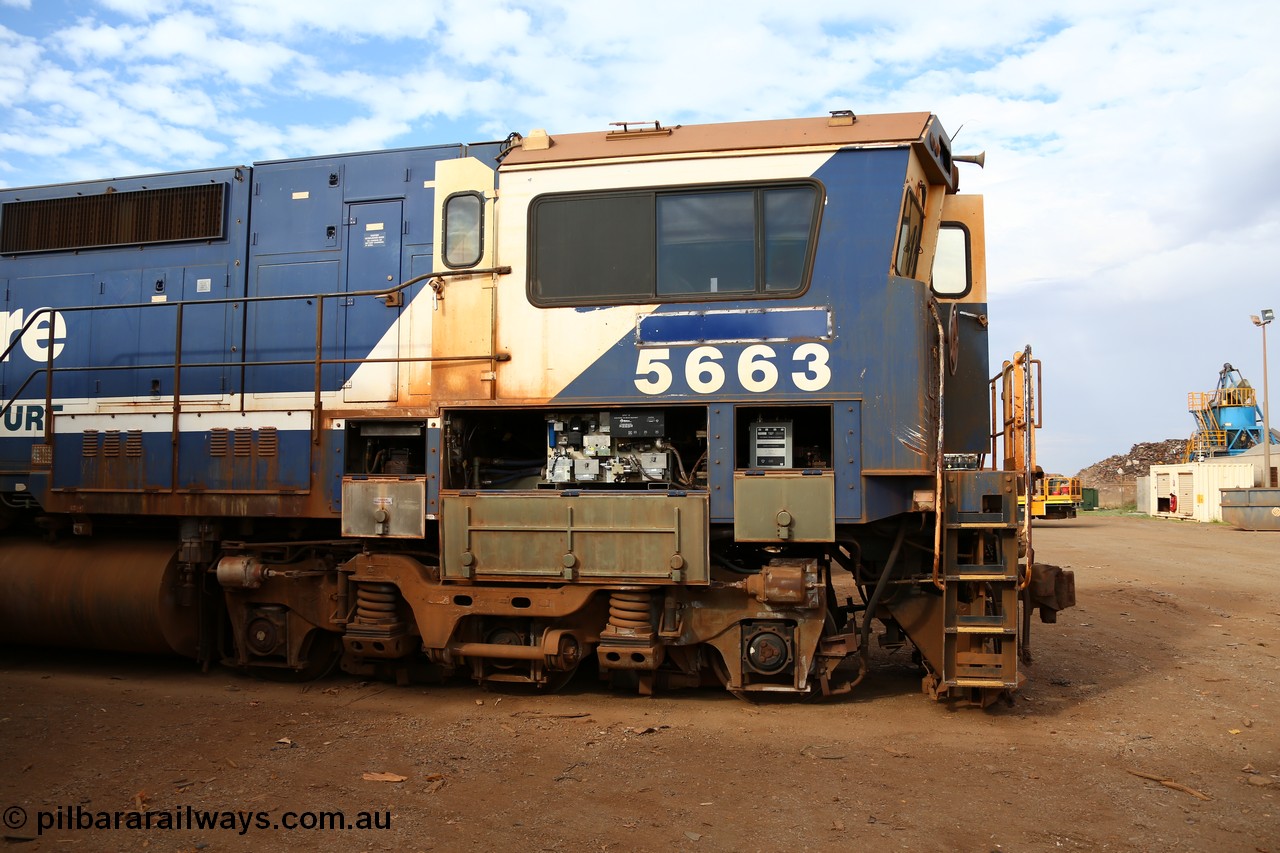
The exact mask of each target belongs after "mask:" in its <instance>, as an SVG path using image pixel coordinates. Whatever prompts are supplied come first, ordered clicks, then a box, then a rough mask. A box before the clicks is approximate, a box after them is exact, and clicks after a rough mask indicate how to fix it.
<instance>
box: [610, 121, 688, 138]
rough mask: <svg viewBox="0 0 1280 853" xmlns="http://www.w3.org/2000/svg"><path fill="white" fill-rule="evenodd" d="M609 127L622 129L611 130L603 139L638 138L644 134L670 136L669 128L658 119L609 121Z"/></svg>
mask: <svg viewBox="0 0 1280 853" xmlns="http://www.w3.org/2000/svg"><path fill="white" fill-rule="evenodd" d="M609 126H610V127H620V128H622V130H611V131H609V132H608V133H606V134H605V136H604V138H605V139H640V138H642V137H645V136H670V135H671V128H669V127H663V126H662V122H660V121H656V120H655V121H611V122H609Z"/></svg>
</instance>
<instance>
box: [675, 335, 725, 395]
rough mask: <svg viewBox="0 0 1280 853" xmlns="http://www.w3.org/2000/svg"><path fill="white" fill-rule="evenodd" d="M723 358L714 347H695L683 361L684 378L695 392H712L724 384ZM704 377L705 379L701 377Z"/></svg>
mask: <svg viewBox="0 0 1280 853" xmlns="http://www.w3.org/2000/svg"><path fill="white" fill-rule="evenodd" d="M722 358H724V356H723V355H722V354H721V352H720V350H718V349H716V348H715V347H696V348H695V349H694V350H693V352H691V353H689V360H688V361H686V362H685V363H684V378H685V381H686V382H688V383H689V387H690V388H691V389H693V391H694V393H696V394H714V393H715V392H716V391H719V390H720V387H721V386H722V385H724V368H723V367H721V366H720V364H719V361H720V359H722ZM704 376H705V377H706V378H705V379H704V378H703V377H704Z"/></svg>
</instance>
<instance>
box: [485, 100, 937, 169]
mask: <svg viewBox="0 0 1280 853" xmlns="http://www.w3.org/2000/svg"><path fill="white" fill-rule="evenodd" d="M930 118H931V116H930V115H929V113H889V114H884V115H861V116H858V118H857V120H856V121H854V122H850V123H848V124H832V123H831V122H830V121H829V120H828V119H826V118H801V119H782V120H775V121H746V122H730V123H723V124H705V125H686V126H683V127H678V128H672V129H671V131H670V132H669V133H667V132H664V133H660V134H654V133H635V134H615V135H613V136H612V137H610V135H609V134H608V133H606V132H596V133H564V134H555V135H554V136H553V137H552V138H551V140H550V141H551V144H550V145H549V146H547V147H545V148H541V149H539V148H535V147H534V146H533V145H528V146H518V147H516V148H513V149H512V150H511V152H510V153H509V154H508V155H507V157H506V159H505V160H504V161H503V164H502V165H503V168H504V169H512V168H519V167H521V166H526V165H533V164H538V163H555V162H565V161H570V160H592V159H598V158H605V157H637V156H657V155H663V154H667V155H670V154H685V153H693V152H704V151H706V152H711V151H745V150H751V149H768V148H790V147H801V146H805V147H810V146H826V147H839V146H843V145H866V144H870V143H893V142H899V143H909V142H916V141H918V140H921V139H922V138H923V137H924V136H925V134H926V130H927V129H928V126H929V120H930ZM664 130H665V129H664Z"/></svg>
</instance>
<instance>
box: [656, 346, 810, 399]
mask: <svg viewBox="0 0 1280 853" xmlns="http://www.w3.org/2000/svg"><path fill="white" fill-rule="evenodd" d="M777 357H778V353H777V352H776V351H775V350H774V348H773V347H771V346H766V345H765V344H751V345H750V346H748V347H745V348H744V349H743V350H742V354H741V355H739V356H738V382H739V383H741V384H742V387H743V388H745V389H746V390H747V391H750V392H752V393H753V394H761V393H763V392H765V391H772V390H773V389H774V388H775V387H776V386H777V384H778V376H779V374H778V365H776V364H774V360H775V359H777ZM784 358H785V356H784ZM723 359H724V353H722V352H721V351H720V350H719V349H718V348H717V347H694V348H693V349H692V350H690V351H689V355H688V357H687V358H686V360H685V363H684V379H685V381H686V382H687V383H689V389H690V390H691V391H693V392H694V393H695V394H714V393H715V392H717V391H719V390H720V389H721V388H723V387H724V380H725V372H724V365H722V364H721V363H720V362H721V360H723ZM670 360H671V350H670V349H669V348H666V347H662V348H658V349H642V350H640V354H639V357H638V359H637V361H636V378H635V384H636V388H637V389H639V390H640V392H641V393H643V394H662V393H663V392H665V391H669V390H671V383H672V381H673V380H674V378H675V377H674V375H673V374H672V372H671V366H670V365H669V364H667V362H669V361H670ZM791 360H792V361H796V362H803V364H804V369H803V370H798V371H795V372H793V373H792V374H791V381H792V383H794V384H795V387H796V388H798V389H799V390H801V391H821V390H822V389H823V388H826V387H827V385H828V384H829V383H830V382H831V367H830V364H829V362H830V361H831V353H830V352H829V351H828V350H827V348H826V347H825V346H823V345H822V344H801V345H800V346H798V347H796V351H795V352H794V353H793V354H792V356H791Z"/></svg>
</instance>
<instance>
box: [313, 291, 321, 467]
mask: <svg viewBox="0 0 1280 853" xmlns="http://www.w3.org/2000/svg"><path fill="white" fill-rule="evenodd" d="M323 351H324V296H323V295H321V296H320V297H319V298H318V299H316V362H315V402H314V403H313V407H312V412H311V444H312V445H313V446H318V445H319V444H320V378H321V373H320V370H321V364H322V358H321V357H322V355H323ZM312 461H314V460H312Z"/></svg>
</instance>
